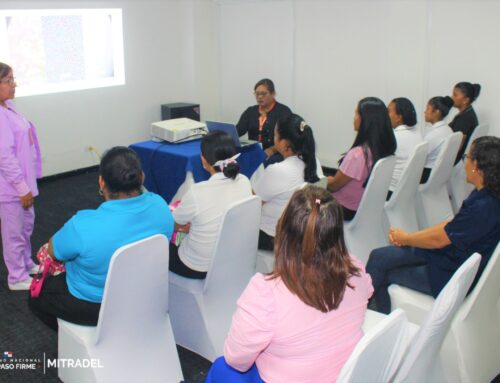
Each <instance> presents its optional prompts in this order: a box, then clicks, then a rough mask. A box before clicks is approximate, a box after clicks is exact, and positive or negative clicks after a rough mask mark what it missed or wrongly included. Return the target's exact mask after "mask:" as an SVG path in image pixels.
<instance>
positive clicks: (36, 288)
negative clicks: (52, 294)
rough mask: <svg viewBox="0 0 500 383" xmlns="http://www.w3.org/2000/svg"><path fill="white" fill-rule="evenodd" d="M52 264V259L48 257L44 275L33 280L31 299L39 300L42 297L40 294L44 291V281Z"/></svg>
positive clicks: (44, 266) (44, 265)
mask: <svg viewBox="0 0 500 383" xmlns="http://www.w3.org/2000/svg"><path fill="white" fill-rule="evenodd" d="M51 263H52V258H51V257H47V258H46V259H45V263H44V264H43V272H42V275H40V274H37V275H35V276H34V277H33V279H32V280H31V285H30V295H31V298H38V297H39V296H40V292H41V291H42V286H43V281H45V277H47V273H48V272H49V268H50V264H51ZM40 265H41V264H40Z"/></svg>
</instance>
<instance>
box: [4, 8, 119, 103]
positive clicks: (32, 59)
mask: <svg viewBox="0 0 500 383" xmlns="http://www.w3.org/2000/svg"><path fill="white" fill-rule="evenodd" d="M122 36H123V33H122V23H121V10H119V9H112V10H109V9H97V10H36V11H35V10H27V11H26V10H15V11H2V12H0V61H3V62H6V63H8V64H9V65H11V66H12V67H13V68H14V72H15V76H16V82H17V85H18V89H17V96H23V95H33V94H43V93H54V92H64V91H69V90H77V89H88V88H95V87H103V86H113V85H122V84H124V83H125V76H124V70H123V37H122Z"/></svg>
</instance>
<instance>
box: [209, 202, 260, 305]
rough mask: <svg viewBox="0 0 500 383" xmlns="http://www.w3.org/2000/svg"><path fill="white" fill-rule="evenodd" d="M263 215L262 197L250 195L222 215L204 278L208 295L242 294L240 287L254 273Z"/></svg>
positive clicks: (244, 284)
mask: <svg viewBox="0 0 500 383" xmlns="http://www.w3.org/2000/svg"><path fill="white" fill-rule="evenodd" d="M260 214H261V200H260V198H259V197H257V196H251V197H249V198H247V199H244V200H242V201H239V202H237V203H235V204H233V205H232V206H231V207H229V208H228V210H227V211H226V213H225V214H224V216H223V217H222V223H221V225H220V228H219V232H218V234H217V241H216V243H215V247H214V255H213V257H212V260H211V263H210V266H209V268H208V272H207V277H206V279H205V285H204V293H205V295H206V296H207V295H210V296H214V297H215V298H216V297H218V296H227V295H228V291H227V290H233V295H234V296H235V298H238V297H239V296H240V294H241V292H242V291H243V289H241V287H243V288H244V287H245V286H246V285H247V283H248V281H249V280H250V277H251V276H252V275H253V274H254V273H255V263H256V260H257V243H258V238H259V226H260ZM242 222H244V225H242ZM235 302H236V300H235V301H234V302H233V303H235Z"/></svg>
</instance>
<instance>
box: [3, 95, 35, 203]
mask: <svg viewBox="0 0 500 383" xmlns="http://www.w3.org/2000/svg"><path fill="white" fill-rule="evenodd" d="M6 106H7V107H6V108H5V107H2V106H0V202H15V201H19V198H20V197H22V196H24V195H26V194H28V193H29V192H31V193H32V194H33V196H37V195H38V187H37V184H36V180H37V178H40V177H41V176H42V160H41V154H40V146H39V144H38V137H37V135H36V131H35V127H34V126H33V124H32V123H31V122H29V121H28V120H27V119H25V118H24V117H23V116H21V115H20V114H19V113H17V112H16V110H15V109H14V107H13V105H12V103H11V102H10V101H6Z"/></svg>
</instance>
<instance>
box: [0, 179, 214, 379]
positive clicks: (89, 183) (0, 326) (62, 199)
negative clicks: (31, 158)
mask: <svg viewBox="0 0 500 383" xmlns="http://www.w3.org/2000/svg"><path fill="white" fill-rule="evenodd" d="M39 188H40V195H39V197H37V198H36V201H35V211H36V221H35V230H34V233H33V236H32V241H31V242H32V246H33V252H34V253H36V250H38V248H39V247H40V246H41V245H42V244H44V243H45V242H47V240H48V239H49V238H50V237H51V236H52V235H53V234H54V233H55V232H56V231H57V230H58V229H59V228H60V227H61V226H62V225H63V224H64V223H65V222H66V221H67V220H68V219H69V218H70V217H71V216H72V215H73V214H75V213H76V212H77V211H78V210H81V209H94V208H96V207H97V206H99V204H100V203H101V202H102V197H100V196H99V194H98V186H97V171H94V170H92V171H88V172H85V173H83V174H77V175H71V176H67V177H63V178H56V179H48V180H42V182H40V184H39ZM1 253H2V252H1V249H0V254H1ZM6 281H7V271H6V268H5V264H4V262H3V256H2V260H1V261H0V365H1V364H2V362H3V361H5V362H6V361H7V360H8V359H6V360H3V359H2V357H3V355H4V352H12V358H13V359H17V361H18V362H22V363H28V364H30V363H35V364H36V365H37V368H36V369H35V370H24V371H23V370H19V369H17V370H5V369H0V382H9V383H10V382H12V383H17V382H23V383H25V382H26V383H28V382H59V379H58V378H57V369H56V368H49V369H47V370H46V371H45V374H44V372H43V361H44V358H47V359H49V358H50V359H54V358H56V357H57V334H56V333H55V332H54V331H52V330H50V329H49V328H47V327H46V326H45V325H44V324H42V323H41V322H40V321H39V320H38V319H37V318H35V317H34V316H33V315H32V314H31V312H30V311H29V309H28V305H27V294H28V293H27V292H26V291H21V292H12V291H10V290H9V289H8V287H7V282H6ZM177 349H178V352H179V358H180V361H181V366H182V371H183V374H184V379H185V382H186V383H197V382H203V381H204V380H205V377H206V373H207V371H208V369H209V368H210V365H211V363H210V362H209V361H207V360H205V359H204V358H202V357H200V356H198V355H196V354H193V353H192V352H190V351H188V350H186V349H183V348H182V347H179V346H178V347H177ZM26 359H27V360H26ZM3 364H4V365H5V364H8V363H3ZM38 366H39V367H38ZM1 367H2V366H0V368H1Z"/></svg>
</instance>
